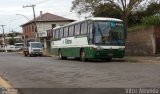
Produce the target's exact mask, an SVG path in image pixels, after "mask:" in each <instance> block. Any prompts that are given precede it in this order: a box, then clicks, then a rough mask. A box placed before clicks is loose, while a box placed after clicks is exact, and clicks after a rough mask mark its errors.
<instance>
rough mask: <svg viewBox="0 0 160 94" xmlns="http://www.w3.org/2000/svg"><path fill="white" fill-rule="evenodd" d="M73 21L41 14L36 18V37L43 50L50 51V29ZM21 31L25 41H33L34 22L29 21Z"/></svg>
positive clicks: (49, 14)
mask: <svg viewBox="0 0 160 94" xmlns="http://www.w3.org/2000/svg"><path fill="white" fill-rule="evenodd" d="M73 21H74V20H72V19H68V18H64V17H61V16H58V15H54V14H51V13H44V14H43V13H42V12H40V15H39V16H38V17H36V26H37V37H38V38H39V40H40V42H42V43H43V45H44V48H45V50H46V51H47V52H48V51H49V50H50V43H51V39H52V29H53V28H54V27H56V26H63V25H65V24H68V23H70V22H73ZM21 26H22V29H23V34H24V38H25V42H26V41H32V40H33V41H34V40H35V36H36V35H35V33H34V32H36V31H35V24H34V20H30V21H29V22H27V23H25V24H23V25H21Z"/></svg>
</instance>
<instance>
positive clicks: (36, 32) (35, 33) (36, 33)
mask: <svg viewBox="0 0 160 94" xmlns="http://www.w3.org/2000/svg"><path fill="white" fill-rule="evenodd" d="M35 6H36V5H26V6H23V8H26V7H32V9H33V16H34V25H35V30H34V37H35V40H37V38H38V31H37V24H36V15H35ZM36 35H37V36H36ZM38 40H39V39H38Z"/></svg>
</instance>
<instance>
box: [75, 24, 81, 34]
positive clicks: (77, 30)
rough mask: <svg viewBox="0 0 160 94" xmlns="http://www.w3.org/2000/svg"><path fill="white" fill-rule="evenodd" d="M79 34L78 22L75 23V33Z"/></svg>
mask: <svg viewBox="0 0 160 94" xmlns="http://www.w3.org/2000/svg"><path fill="white" fill-rule="evenodd" d="M79 34H80V24H77V25H75V35H79Z"/></svg>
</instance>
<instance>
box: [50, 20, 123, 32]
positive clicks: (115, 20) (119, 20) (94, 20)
mask: <svg viewBox="0 0 160 94" xmlns="http://www.w3.org/2000/svg"><path fill="white" fill-rule="evenodd" d="M84 21H116V22H123V20H121V19H116V18H109V17H93V18H88V19H84V20H80V21H75V22H72V23H69V24H67V25H64V26H57V27H55V28H53V29H58V28H61V27H65V26H69V25H73V24H77V23H80V22H84Z"/></svg>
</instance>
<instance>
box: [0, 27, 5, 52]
mask: <svg viewBox="0 0 160 94" xmlns="http://www.w3.org/2000/svg"><path fill="white" fill-rule="evenodd" d="M0 26H1V27H2V31H3V48H5V45H6V40H5V34H4V26H6V25H0ZM6 52H7V50H6Z"/></svg>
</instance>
